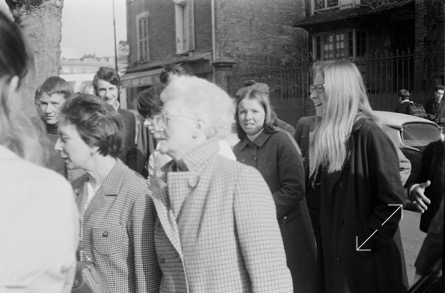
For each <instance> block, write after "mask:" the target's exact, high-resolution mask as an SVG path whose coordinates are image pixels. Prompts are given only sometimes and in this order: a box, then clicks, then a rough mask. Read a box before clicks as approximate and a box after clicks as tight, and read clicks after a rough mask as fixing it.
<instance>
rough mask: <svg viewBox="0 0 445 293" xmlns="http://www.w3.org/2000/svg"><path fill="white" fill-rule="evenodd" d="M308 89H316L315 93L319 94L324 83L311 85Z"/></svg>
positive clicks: (322, 90) (322, 89)
mask: <svg viewBox="0 0 445 293" xmlns="http://www.w3.org/2000/svg"><path fill="white" fill-rule="evenodd" d="M310 90H311V92H312V91H313V90H316V91H317V93H319V94H321V93H322V92H324V84H317V85H311V86H310Z"/></svg>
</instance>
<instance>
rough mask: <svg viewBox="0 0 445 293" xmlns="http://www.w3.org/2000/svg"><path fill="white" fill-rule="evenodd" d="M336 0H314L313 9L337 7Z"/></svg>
mask: <svg viewBox="0 0 445 293" xmlns="http://www.w3.org/2000/svg"><path fill="white" fill-rule="evenodd" d="M337 6H338V0H314V6H313V7H314V11H317V10H322V9H327V8H332V7H337Z"/></svg>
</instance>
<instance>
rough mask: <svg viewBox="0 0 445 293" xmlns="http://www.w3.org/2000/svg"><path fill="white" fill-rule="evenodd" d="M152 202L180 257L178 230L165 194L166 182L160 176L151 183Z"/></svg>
mask: <svg viewBox="0 0 445 293" xmlns="http://www.w3.org/2000/svg"><path fill="white" fill-rule="evenodd" d="M151 189H152V198H153V203H154V205H155V208H156V212H157V214H158V218H159V221H160V222H161V225H162V228H163V229H164V232H165V234H166V235H167V237H168V239H169V240H170V242H171V244H172V245H173V247H174V248H175V249H176V251H177V252H178V254H179V255H180V256H181V257H182V248H181V241H180V239H179V230H178V225H177V223H176V218H175V215H174V214H173V211H172V210H171V209H169V207H170V203H169V199H168V195H167V184H166V182H165V181H163V180H162V178H155V179H154V180H153V181H152V184H151Z"/></svg>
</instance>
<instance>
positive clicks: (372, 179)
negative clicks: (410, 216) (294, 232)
mask: <svg viewBox="0 0 445 293" xmlns="http://www.w3.org/2000/svg"><path fill="white" fill-rule="evenodd" d="M311 98H312V99H313V100H315V101H317V103H315V107H316V109H317V111H319V112H320V113H321V122H320V124H319V125H318V127H317V128H316V130H315V133H314V139H313V141H312V145H311V147H312V148H313V151H314V160H315V171H314V173H313V174H311V175H312V176H311V184H310V186H311V188H312V196H314V197H316V198H317V201H318V204H319V213H318V231H315V234H316V238H317V242H318V243H317V244H318V248H317V249H318V263H317V281H318V282H317V284H318V286H319V287H318V290H317V291H318V292H361V293H363V292H379V293H381V292H405V291H406V287H405V285H404V284H403V271H402V263H403V262H402V258H401V253H400V251H399V249H398V247H397V245H396V243H395V241H394V239H393V237H394V235H395V234H396V231H397V229H398V224H399V220H400V218H401V212H400V211H397V212H396V210H397V209H400V206H401V205H402V204H403V200H402V198H403V194H404V190H403V186H402V183H401V180H400V175H399V162H398V158H397V153H396V150H395V147H394V145H393V144H392V142H391V140H390V138H389V137H388V136H387V135H386V134H385V132H384V130H383V129H382V126H381V124H380V122H379V121H378V120H377V119H376V117H375V116H374V115H373V112H372V108H371V106H370V104H369V101H368V97H367V94H366V88H365V85H364V83H363V80H362V77H361V74H360V72H359V70H358V69H357V67H356V66H355V65H354V64H353V63H351V62H349V61H345V60H339V61H335V62H331V63H328V64H321V65H319V66H315V67H314V80H313V85H311Z"/></svg>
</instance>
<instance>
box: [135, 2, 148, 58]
mask: <svg viewBox="0 0 445 293" xmlns="http://www.w3.org/2000/svg"><path fill="white" fill-rule="evenodd" d="M141 21H146V26H145V35H144V36H142V33H141ZM136 36H137V52H138V53H137V56H138V62H139V63H142V62H147V61H150V14H149V12H148V11H145V12H143V13H140V14H138V15H137V16H136ZM144 43H145V44H144ZM141 44H142V46H144V47H145V48H144V49H145V51H144V52H141V51H142V50H141V48H142V46H141Z"/></svg>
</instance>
